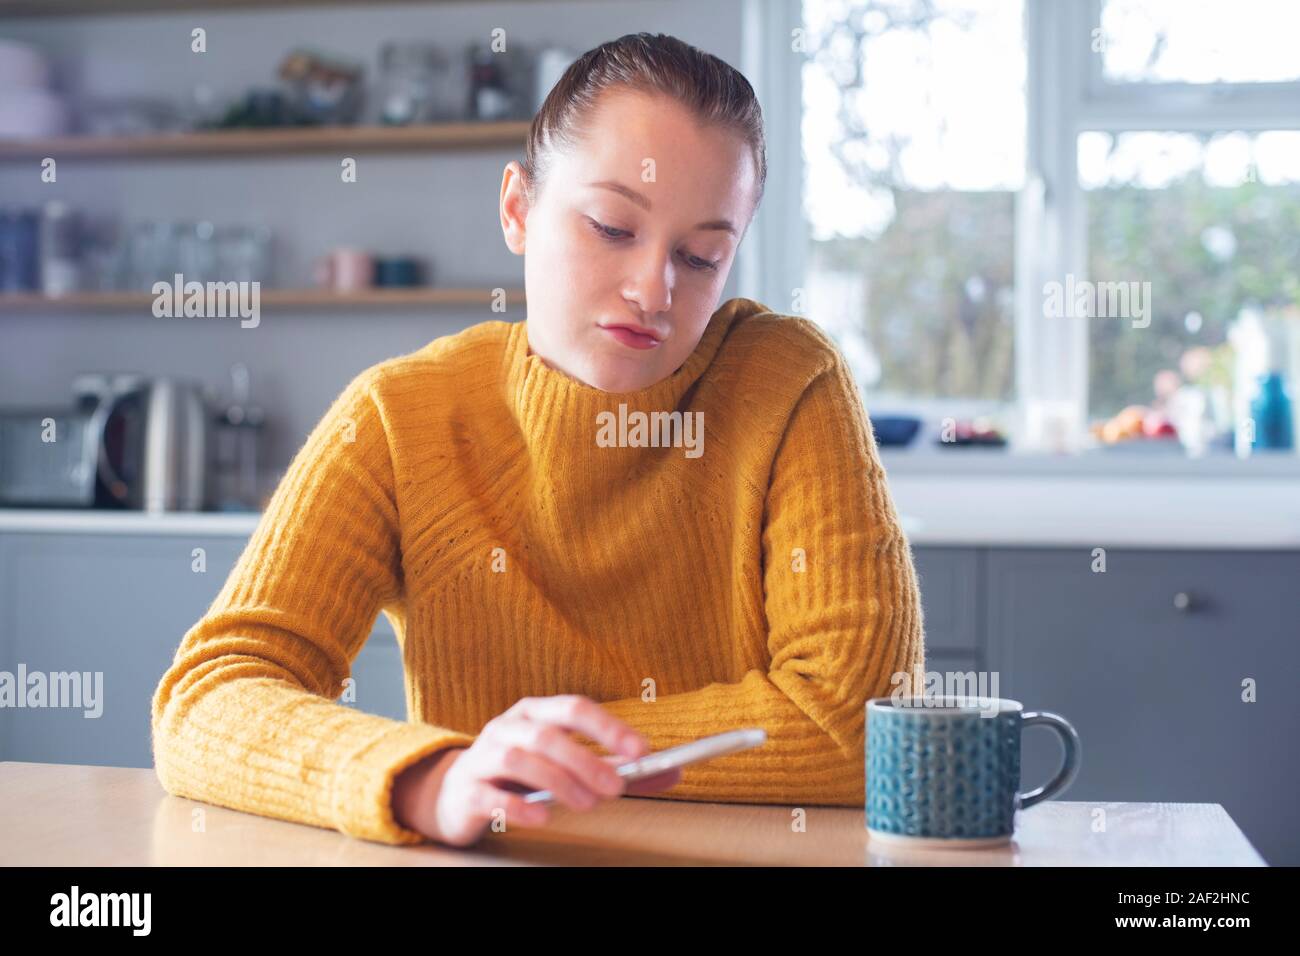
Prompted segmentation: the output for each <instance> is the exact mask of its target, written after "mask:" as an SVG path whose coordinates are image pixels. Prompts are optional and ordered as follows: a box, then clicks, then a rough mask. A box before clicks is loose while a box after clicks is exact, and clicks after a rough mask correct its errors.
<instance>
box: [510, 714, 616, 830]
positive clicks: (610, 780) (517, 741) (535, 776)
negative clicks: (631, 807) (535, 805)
mask: <svg viewBox="0 0 1300 956" xmlns="http://www.w3.org/2000/svg"><path fill="white" fill-rule="evenodd" d="M493 741H494V743H496V744H497V745H498V746H499V747H500V748H501V752H500V755H499V760H500V762H499V766H500V768H501V771H502V776H505V777H508V778H510V779H511V780H518V781H520V782H522V783H525V784H527V785H528V786H530V787H532V788H533V789H536V790H550V791H552V792H553V793H554V794H555V796H556V798H557V799H558V800H560V801H561V802H562V803H565V804H567V805H569V806H573V807H576V808H579V809H590V808H591V807H593V806H595V805H596V803H597V802H598V799H599V798H600V797H606V798H608V797H617V796H620V795H621V794H622V793H623V786H624V785H623V778H622V777H620V776H619V775H618V774H617V773H616V772H615V769H614V767H613V766H612V765H610V764H609V763H608V762H606V761H604V760H602V759H601V758H600V757H598V756H597V755H596V754H594V753H592V752H591V751H590V750H588V749H587V748H585V747H583V746H581V745H580V744H578V742H577V741H575V740H574V739H573V738H572V737H570V736H569V734H568V732H567V731H565V730H564V729H563V728H562V727H560V726H558V725H556V724H546V723H537V722H534V721H532V720H528V719H524V718H511V719H508V720H503V721H501V722H500V724H499V725H498V726H497V727H496V728H494V732H493Z"/></svg>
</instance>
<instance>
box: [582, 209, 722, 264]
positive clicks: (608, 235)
mask: <svg viewBox="0 0 1300 956" xmlns="http://www.w3.org/2000/svg"><path fill="white" fill-rule="evenodd" d="M587 222H589V223H591V228H592V229H594V230H595V231H596V235H598V236H600V237H601V238H602V239H606V240H608V241H610V242H617V241H618V240H620V239H623V238H625V237H627V236H630V235H632V233H630V232H628V231H627V230H626V229H616V228H614V227H613V226H607V225H605V224H604V223H603V222H597V221H596V220H595V219H592V218H591V217H590V216H588V217H587ZM615 233H617V235H615ZM682 258H683V259H685V260H686V264H687V265H688V266H689V267H690V268H692V269H694V270H695V271H696V272H717V271H718V263H717V262H711V261H709V260H708V259H701V258H700V257H699V256H693V255H691V254H690V253H683V254H682Z"/></svg>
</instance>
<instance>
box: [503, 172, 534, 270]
mask: <svg viewBox="0 0 1300 956" xmlns="http://www.w3.org/2000/svg"><path fill="white" fill-rule="evenodd" d="M524 182H525V176H524V168H523V167H522V166H521V165H519V163H518V162H517V161H515V160H511V161H510V162H509V163H507V164H506V168H505V172H504V173H503V174H502V176H501V232H502V233H503V234H504V235H505V239H506V246H508V247H509V249H510V251H511V252H513V253H514V254H515V255H517V256H522V255H523V254H524V238H525V236H526V234H527V231H528V229H527V219H528V196H527V194H526V193H525V192H524Z"/></svg>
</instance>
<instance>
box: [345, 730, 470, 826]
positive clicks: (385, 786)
mask: <svg viewBox="0 0 1300 956" xmlns="http://www.w3.org/2000/svg"><path fill="white" fill-rule="evenodd" d="M474 739H475V738H474V737H472V736H470V735H469V734H463V733H458V732H456V731H452V730H446V729H444V728H441V727H433V726H431V725H429V724H410V723H404V724H399V725H398V726H396V727H394V728H392V729H391V730H390V731H388V732H386V733H384V734H382V735H380V736H379V737H376V738H375V739H374V740H372V741H371V742H370V743H368V744H367V745H366V746H365V747H363V748H362V749H361V750H358V751H357V752H356V753H355V754H353V755H352V756H351V757H350V758H349V759H348V760H347V761H346V762H345V763H344V764H343V766H342V767H340V768H339V770H338V772H337V773H336V774H335V777H334V782H333V789H332V792H331V805H332V808H333V812H334V815H335V826H336V827H337V828H338V830H339V831H340V832H342V833H346V834H347V835H349V836H353V837H360V838H361V839H365V840H375V841H377V842H380V843H390V844H394V845H406V844H412V843H421V842H424V841H425V840H426V839H428V838H427V837H425V836H424V835H423V834H422V833H419V832H417V831H415V830H410V829H407V828H406V827H403V826H401V825H400V824H398V822H397V820H396V819H395V818H394V816H393V782H394V781H395V780H396V779H397V775H398V774H399V773H401V772H402V771H403V770H405V769H406V768H407V767H409V766H411V765H412V764H414V763H417V762H419V761H420V760H422V759H424V758H425V757H427V756H429V755H430V754H433V753H436V752H437V751H439V750H443V749H444V748H447V747H468V746H469V745H470V744H472V743H473V742H474Z"/></svg>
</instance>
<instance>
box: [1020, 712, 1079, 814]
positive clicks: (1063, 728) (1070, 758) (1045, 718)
mask: <svg viewBox="0 0 1300 956" xmlns="http://www.w3.org/2000/svg"><path fill="white" fill-rule="evenodd" d="M1035 724H1041V725H1042V726H1044V727H1050V728H1052V730H1055V731H1056V732H1057V734H1059V735H1060V738H1061V746H1062V747H1063V748H1064V749H1065V759H1064V760H1063V761H1062V762H1061V769H1060V770H1058V771H1057V773H1056V776H1055V777H1053V778H1052V779H1051V780H1049V781H1047V783H1045V784H1043V785H1042V786H1041V787H1038V788H1036V789H1034V790H1030V791H1029V792H1028V793H1019V794H1016V797H1017V803H1018V805H1019V806H1018V808H1019V809H1021V810H1027V809H1028V808H1029V807H1032V806H1033V805H1034V804H1035V803H1041V802H1042V801H1044V800H1047V799H1050V798H1051V797H1054V796H1056V795H1057V794H1058V793H1060V792H1061V791H1062V790H1064V789H1065V788H1066V787H1068V786H1069V785H1070V784H1071V783H1072V782H1073V780H1074V776H1075V774H1077V773H1078V772H1079V751H1080V747H1079V735H1078V734H1077V733H1075V730H1074V728H1073V727H1071V726H1070V722H1069V721H1068V720H1066V719H1065V718H1064V717H1062V716H1060V715H1059V714H1053V713H1049V712H1048V711H1045V710H1031V711H1027V712H1026V713H1024V714H1022V715H1021V717H1020V729H1021V732H1022V733H1023V732H1024V729H1025V728H1026V727H1032V726H1034V725H1035Z"/></svg>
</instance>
